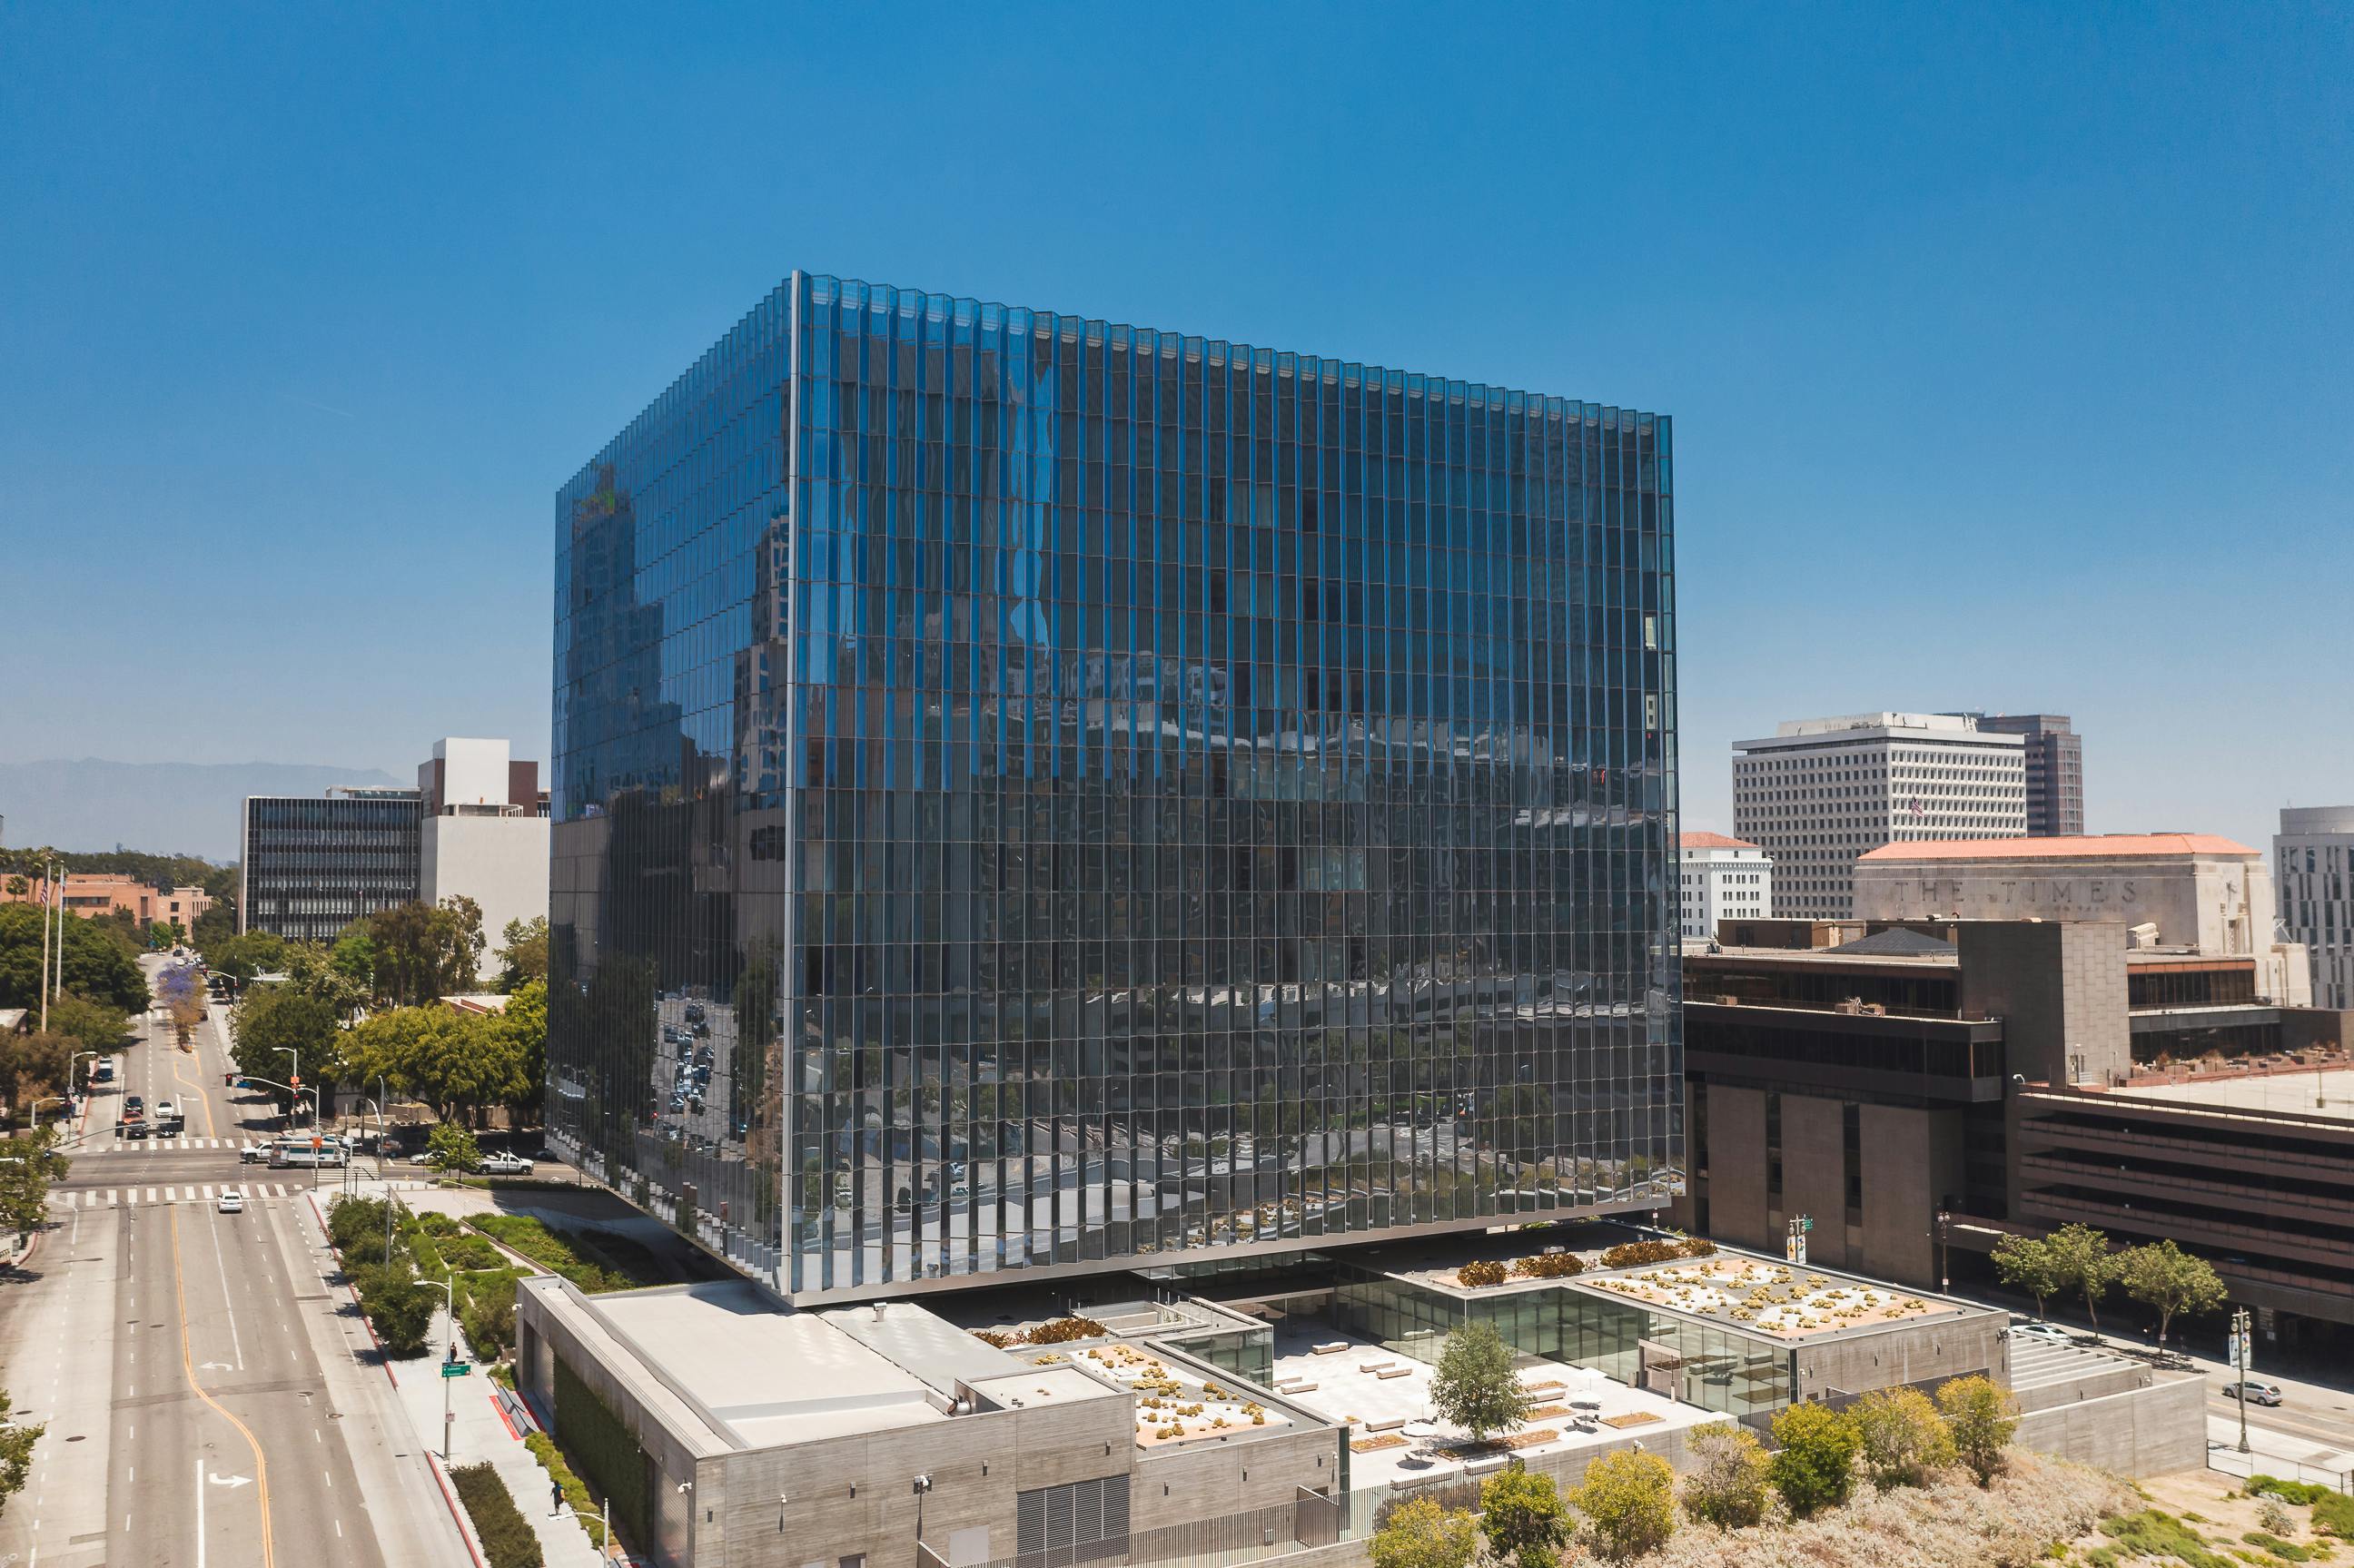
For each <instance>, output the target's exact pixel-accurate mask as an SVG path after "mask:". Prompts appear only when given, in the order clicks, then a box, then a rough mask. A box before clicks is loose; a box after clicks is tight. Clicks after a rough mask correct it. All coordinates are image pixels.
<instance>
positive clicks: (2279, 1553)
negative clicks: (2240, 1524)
mask: <svg viewBox="0 0 2354 1568" xmlns="http://www.w3.org/2000/svg"><path fill="white" fill-rule="evenodd" d="M2289 1528H2290V1529H2292V1530H2294V1529H2295V1528H2296V1525H2295V1523H2294V1522H2292V1523H2291V1524H2290V1526H2289ZM2240 1539H2241V1540H2242V1541H2244V1542H2247V1543H2248V1544H2249V1545H2251V1546H2253V1547H2255V1548H2256V1549H2257V1550H2258V1551H2260V1552H2271V1553H2272V1554H2273V1555H2274V1556H2275V1557H2277V1558H2279V1559H2280V1560H2281V1561H2283V1562H2284V1563H2310V1562H2312V1561H2313V1558H2314V1552H2313V1550H2312V1548H2310V1547H2305V1546H2299V1545H2298V1544H2297V1543H2296V1542H2293V1541H2284V1540H2282V1539H2281V1538H2280V1537H2279V1536H2277V1535H2274V1534H2273V1533H2272V1532H2271V1531H2266V1530H2252V1531H2248V1533H2247V1534H2245V1535H2243V1536H2242V1537H2240Z"/></svg>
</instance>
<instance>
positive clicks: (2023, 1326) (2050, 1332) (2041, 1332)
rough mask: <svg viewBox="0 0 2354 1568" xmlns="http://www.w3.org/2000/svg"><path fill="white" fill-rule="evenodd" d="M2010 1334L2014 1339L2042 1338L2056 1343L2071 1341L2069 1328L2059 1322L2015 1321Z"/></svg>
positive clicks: (2061, 1343) (2062, 1343)
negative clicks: (2063, 1326) (2064, 1327)
mask: <svg viewBox="0 0 2354 1568" xmlns="http://www.w3.org/2000/svg"><path fill="white" fill-rule="evenodd" d="M2010 1336H2011V1338H2012V1339H2014V1340H2044V1341H2046V1342H2047V1343H2050V1344H2054V1345H2064V1344H2067V1343H2068V1342H2069V1336H2068V1330H2065V1329H2063V1328H2062V1327H2061V1326H2060V1325H2059V1324H2057V1323H2014V1324H2012V1325H2011V1326H2010Z"/></svg>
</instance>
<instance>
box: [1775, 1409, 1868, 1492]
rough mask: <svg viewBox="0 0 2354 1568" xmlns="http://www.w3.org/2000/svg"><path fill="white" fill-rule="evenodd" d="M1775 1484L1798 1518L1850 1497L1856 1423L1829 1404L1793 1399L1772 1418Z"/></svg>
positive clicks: (1852, 1481) (1855, 1444)
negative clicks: (1801, 1402) (1800, 1401)
mask: <svg viewBox="0 0 2354 1568" xmlns="http://www.w3.org/2000/svg"><path fill="white" fill-rule="evenodd" d="M1773 1431H1774V1442H1775V1444H1776V1449H1775V1453H1774V1457H1773V1459H1772V1461H1771V1465H1770V1467H1769V1472H1768V1473H1769V1474H1770V1475H1771V1476H1772V1477H1773V1479H1774V1489H1775V1490H1776V1491H1777V1492H1779V1493H1780V1494H1781V1495H1782V1501H1783V1502H1784V1503H1786V1504H1787V1505H1788V1507H1789V1510H1790V1511H1791V1513H1793V1514H1794V1515H1796V1516H1797V1517H1798V1518H1800V1519H1804V1518H1806V1517H1807V1516H1808V1514H1811V1513H1813V1512H1814V1511H1815V1510H1818V1509H1821V1508H1828V1507H1829V1506H1831V1505H1833V1504H1836V1503H1843V1502H1845V1501H1847V1499H1848V1494H1849V1493H1850V1491H1852V1490H1853V1489H1854V1488H1855V1456H1856V1449H1857V1447H1858V1443H1857V1439H1856V1433H1855V1423H1854V1422H1852V1421H1850V1420H1849V1419H1848V1418H1847V1417H1846V1416H1845V1415H1842V1414H1839V1413H1838V1412H1836V1411H1834V1410H1832V1409H1831V1408H1830V1406H1829V1405H1827V1404H1793V1405H1790V1406H1788V1407H1787V1408H1785V1409H1784V1410H1782V1411H1780V1412H1779V1413H1778V1414H1776V1415H1775V1417H1774V1428H1773Z"/></svg>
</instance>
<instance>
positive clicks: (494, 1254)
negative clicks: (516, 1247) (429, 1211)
mask: <svg viewBox="0 0 2354 1568" xmlns="http://www.w3.org/2000/svg"><path fill="white" fill-rule="evenodd" d="M434 1245H435V1246H436V1247H437V1248H438V1249H439V1250H440V1254H441V1261H442V1263H443V1264H444V1265H445V1266H448V1267H451V1268H462V1269H465V1270H467V1271H468V1272H470V1273H479V1272H481V1271H482V1270H484V1269H492V1268H504V1267H505V1266H506V1263H507V1259H506V1255H505V1254H504V1253H503V1252H501V1251H499V1249H498V1248H496V1247H494V1246H493V1245H491V1244H490V1243H489V1242H487V1241H485V1240H483V1239H482V1237H481V1236H470V1235H454V1236H450V1237H446V1238H444V1239H442V1240H440V1241H438V1242H436V1243H435V1244H434Z"/></svg>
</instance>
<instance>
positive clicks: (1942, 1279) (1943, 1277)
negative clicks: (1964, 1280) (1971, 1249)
mask: <svg viewBox="0 0 2354 1568" xmlns="http://www.w3.org/2000/svg"><path fill="white" fill-rule="evenodd" d="M1953 1217H1954V1216H1953V1214H1952V1213H1950V1212H1949V1211H1947V1210H1945V1209H1940V1210H1938V1211H1937V1290H1938V1292H1939V1294H1941V1295H1946V1296H1950V1295H1952V1294H1953V1292H1954V1267H1953V1257H1954V1253H1953V1245H1952V1244H1951V1243H1950V1242H1949V1241H1948V1240H1947V1239H1946V1225H1947V1224H1949V1223H1951V1221H1952V1220H1953Z"/></svg>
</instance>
